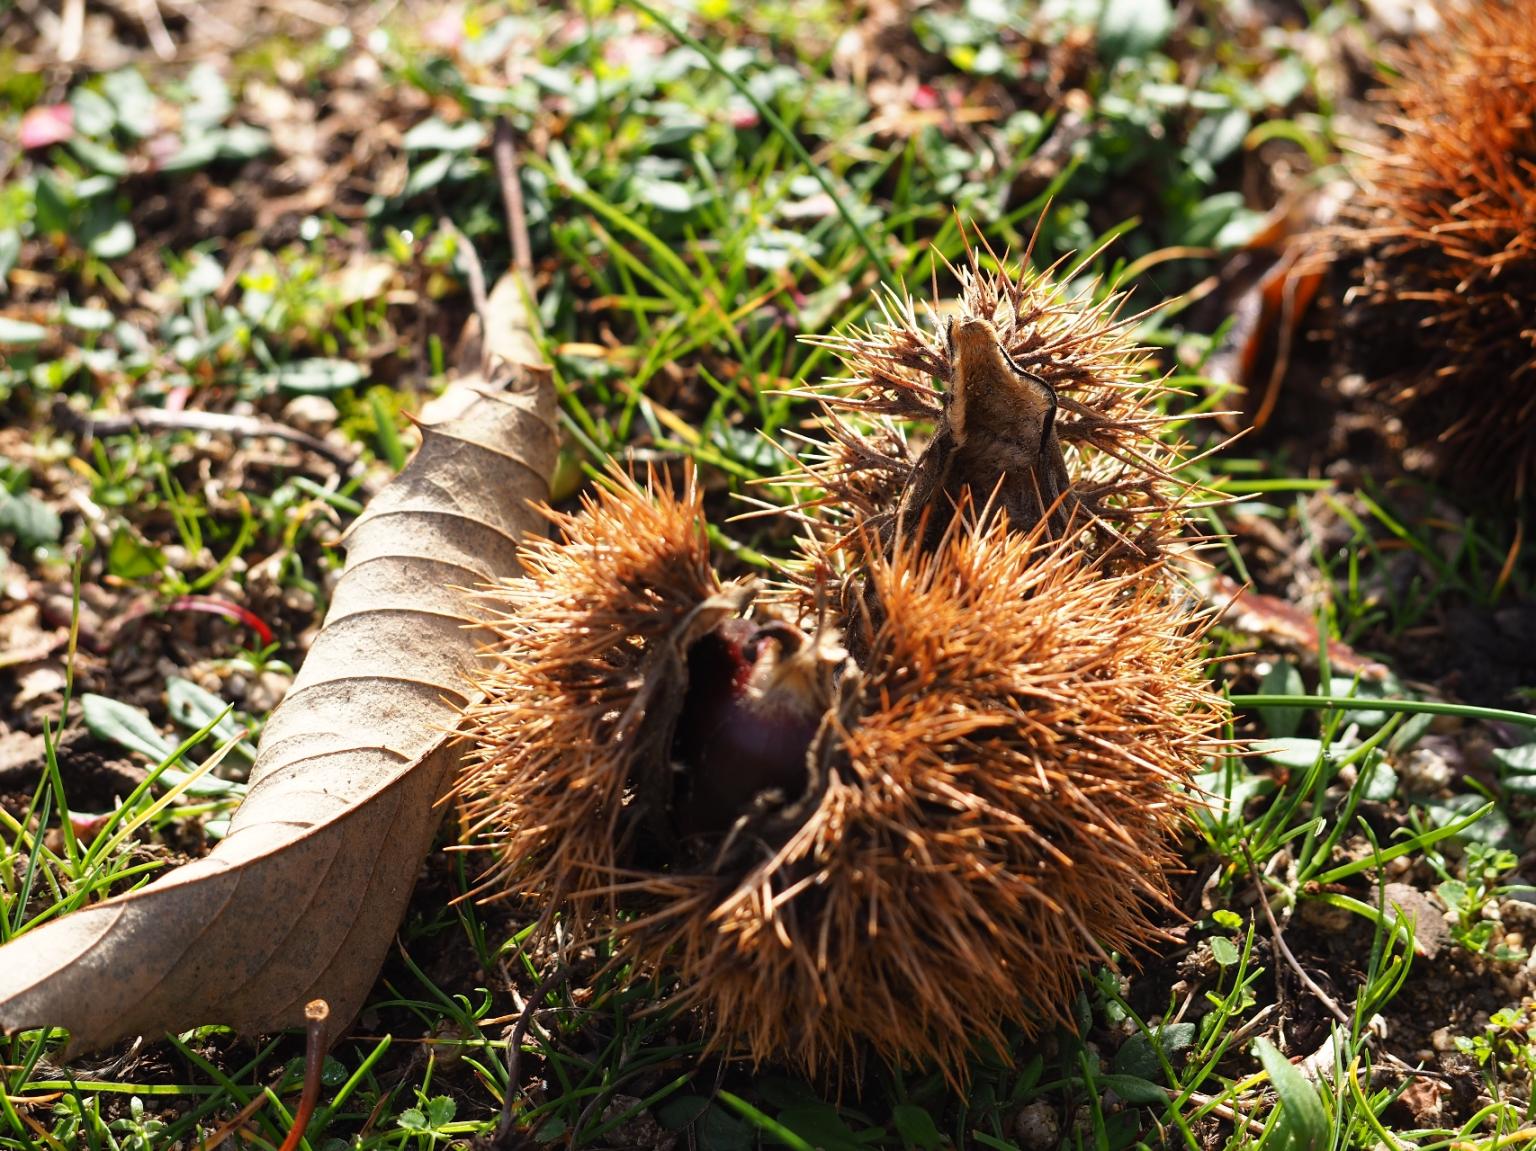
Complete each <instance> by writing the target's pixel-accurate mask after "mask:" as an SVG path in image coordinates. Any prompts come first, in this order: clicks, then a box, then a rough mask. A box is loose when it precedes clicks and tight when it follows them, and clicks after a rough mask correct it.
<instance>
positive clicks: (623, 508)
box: [457, 473, 744, 917]
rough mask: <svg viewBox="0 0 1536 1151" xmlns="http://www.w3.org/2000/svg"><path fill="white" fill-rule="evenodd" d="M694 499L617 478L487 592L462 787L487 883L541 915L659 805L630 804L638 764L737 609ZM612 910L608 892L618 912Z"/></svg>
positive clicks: (554, 516)
mask: <svg viewBox="0 0 1536 1151" xmlns="http://www.w3.org/2000/svg"><path fill="white" fill-rule="evenodd" d="M700 500H701V496H700V494H699V492H698V490H697V488H696V487H695V485H694V483H693V481H692V477H691V476H690V478H689V481H688V483H687V484H686V486H685V488H684V490H683V492H682V493H681V494H680V495H673V494H671V493H670V492H668V491H667V490H665V489H663V490H660V491H657V492H656V493H655V494H654V496H652V495H650V494H648V493H645V492H642V491H641V489H640V488H639V487H638V486H637V485H636V484H635V483H634V481H633V480H631V479H629V478H628V477H626V476H624V475H623V474H621V473H615V474H614V475H613V476H612V477H611V479H610V483H609V485H608V486H605V487H601V488H598V489H597V490H596V491H595V493H593V494H590V495H588V496H586V497H584V499H583V502H582V509H581V511H580V512H579V513H578V514H576V515H563V514H559V513H556V512H553V511H549V512H547V515H548V517H549V519H550V521H551V523H552V525H553V527H554V529H555V531H556V532H557V533H558V534H559V536H560V537H562V538H561V539H559V540H556V539H537V540H534V541H532V542H529V543H526V544H525V545H524V547H523V548H522V555H521V559H522V565H523V571H524V575H523V577H522V578H518V579H509V580H504V581H503V582H502V583H501V584H500V585H499V586H498V587H496V588H494V589H490V590H488V591H487V592H486V593H484V595H483V596H482V602H483V603H484V604H485V608H486V613H487V616H488V617H489V618H488V620H487V623H488V624H489V625H490V626H491V627H492V628H493V629H494V630H495V631H496V633H497V634H498V635H499V636H500V637H501V640H502V643H501V646H500V648H499V651H498V656H499V658H498V660H497V662H496V664H495V665H494V666H492V667H490V668H489V670H488V671H487V672H486V674H485V676H484V678H483V680H482V681H481V684H480V686H481V688H482V689H483V692H484V699H483V702H481V703H478V704H475V705H472V706H471V707H470V709H469V710H468V712H467V715H466V720H467V730H468V732H469V733H470V735H471V737H472V739H473V741H474V748H473V750H472V752H471V754H470V756H469V763H468V765H467V767H466V769H465V772H464V774H463V775H462V776H461V778H460V779H459V781H458V786H457V794H458V795H459V796H460V797H461V800H462V809H463V812H464V815H465V817H466V819H467V820H468V822H469V828H468V831H469V833H470V834H476V835H480V836H483V837H485V838H487V839H490V840H491V841H492V842H494V844H495V846H496V851H497V856H498V858H499V860H500V863H499V866H498V867H497V868H496V869H495V870H494V871H492V872H491V873H490V874H489V875H488V876H487V878H486V881H485V884H484V889H485V890H488V891H501V892H504V893H507V894H519V893H530V894H533V895H536V896H537V897H538V898H539V899H541V900H544V901H546V902H545V908H546V917H547V916H552V915H553V914H554V912H555V911H556V910H557V909H559V908H561V907H562V906H564V905H565V904H566V903H567V902H568V901H569V900H572V899H577V898H591V895H592V893H593V892H596V891H603V890H606V889H608V888H609V887H611V885H612V884H613V883H614V882H615V878H616V869H617V862H616V861H617V860H618V859H619V858H620V857H622V856H623V855H624V854H625V853H626V852H627V851H629V850H630V849H631V848H632V847H633V846H634V842H635V840H636V839H637V837H639V836H641V835H642V834H644V832H645V830H646V826H647V824H648V823H654V822H655V821H656V820H657V819H658V818H665V812H644V811H635V810H633V808H634V805H633V804H631V803H630V802H629V800H630V798H631V796H632V794H633V792H634V790H635V788H636V786H637V784H649V787H650V789H651V790H654V789H656V788H657V787H658V786H659V784H658V782H657V781H656V780H654V779H653V780H649V781H638V780H636V779H633V778H632V775H633V772H634V770H635V768H636V766H637V765H639V764H654V763H655V762H657V761H658V760H660V761H661V762H662V763H665V759H666V756H667V755H668V750H669V749H667V748H666V747H665V746H662V744H663V742H664V741H665V740H666V738H667V735H668V733H666V732H665V731H662V730H660V729H658V728H657V727H656V726H654V725H653V724H647V723H646V718H647V715H648V714H650V713H653V712H654V711H657V710H661V711H668V710H670V711H676V710H677V709H678V708H679V706H680V704H681V701H682V698H683V693H684V691H685V689H686V676H685V674H684V670H683V660H684V658H685V654H686V648H687V646H688V644H689V642H690V641H691V640H693V639H697V638H699V637H701V636H702V635H704V634H705V633H707V632H708V631H709V630H710V629H711V628H712V627H714V626H715V625H717V624H718V623H720V622H721V621H723V620H725V619H729V618H733V617H735V616H736V614H737V611H738V609H739V608H740V607H741V606H742V605H743V601H744V597H743V595H742V593H741V590H740V589H735V588H733V589H727V588H726V587H725V586H724V585H723V584H722V583H721V581H720V579H719V577H718V576H717V575H716V574H715V571H714V568H713V567H712V566H711V564H710V558H709V541H708V536H707V534H706V531H705V526H704V521H703V517H702V513H701V506H700ZM614 907H615V904H614V903H613V901H612V900H611V899H609V900H608V903H607V909H608V910H609V911H610V912H611V911H612V910H613V909H614Z"/></svg>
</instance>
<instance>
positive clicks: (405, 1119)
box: [395, 1107, 427, 1131]
mask: <svg viewBox="0 0 1536 1151" xmlns="http://www.w3.org/2000/svg"><path fill="white" fill-rule="evenodd" d="M395 1122H396V1123H398V1124H400V1126H401V1127H403V1128H404V1129H405V1130H407V1131H426V1130H427V1117H426V1116H425V1115H423V1114H422V1113H421V1109H420V1108H419V1107H407V1108H406V1109H405V1110H404V1111H402V1112H400V1117H399V1118H398V1119H396V1120H395Z"/></svg>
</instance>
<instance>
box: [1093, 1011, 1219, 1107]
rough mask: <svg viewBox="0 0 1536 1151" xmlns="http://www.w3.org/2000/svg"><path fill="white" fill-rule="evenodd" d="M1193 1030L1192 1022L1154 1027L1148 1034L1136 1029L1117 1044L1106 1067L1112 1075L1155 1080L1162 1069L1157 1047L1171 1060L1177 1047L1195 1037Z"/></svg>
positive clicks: (1183, 1045)
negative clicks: (1113, 1056) (1117, 1048)
mask: <svg viewBox="0 0 1536 1151" xmlns="http://www.w3.org/2000/svg"><path fill="white" fill-rule="evenodd" d="M1196 1031H1197V1029H1196V1027H1195V1025H1194V1024H1193V1023H1173V1024H1169V1025H1167V1026H1165V1027H1159V1028H1157V1029H1156V1030H1155V1031H1153V1032H1152V1033H1151V1034H1150V1035H1147V1034H1142V1033H1140V1032H1138V1033H1137V1034H1135V1035H1132V1036H1131V1037H1130V1038H1129V1039H1127V1040H1126V1041H1125V1042H1124V1043H1122V1044H1121V1045H1120V1050H1119V1051H1117V1052H1115V1058H1114V1060H1113V1062H1112V1063H1111V1064H1110V1070H1111V1071H1112V1072H1114V1073H1115V1074H1116V1075H1129V1076H1134V1077H1135V1078H1137V1079H1143V1080H1151V1081H1153V1082H1154V1083H1155V1082H1156V1078H1157V1077H1158V1076H1160V1075H1162V1073H1163V1065H1162V1061H1161V1060H1159V1059H1158V1057H1157V1054H1158V1049H1159V1048H1161V1049H1162V1053H1163V1058H1165V1059H1167V1060H1168V1061H1169V1062H1172V1061H1173V1058H1174V1057H1175V1056H1176V1055H1177V1054H1178V1053H1179V1052H1180V1051H1183V1050H1184V1049H1185V1048H1187V1047H1188V1046H1189V1045H1190V1044H1191V1043H1193V1042H1194V1041H1195V1035H1196ZM1099 1082H1103V1080H1102V1079H1100V1080H1099ZM1116 1090H1117V1091H1118V1090H1119V1089H1118V1088H1116ZM1123 1097H1124V1098H1127V1099H1129V1098H1130V1097H1129V1096H1123ZM1164 1097H1165V1098H1166V1096H1164Z"/></svg>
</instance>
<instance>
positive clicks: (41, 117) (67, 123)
mask: <svg viewBox="0 0 1536 1151" xmlns="http://www.w3.org/2000/svg"><path fill="white" fill-rule="evenodd" d="M74 134H75V110H74V109H73V108H71V107H70V106H69V105H68V104H39V105H38V106H37V107H35V108H28V109H27V113H26V115H25V116H23V117H22V118H21V133H20V137H21V146H22V147H23V148H25V149H31V148H46V147H48V145H50V144H62V143H64V141H65V140H68V139H69V138H70V137H71V136H73V135H74Z"/></svg>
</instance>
